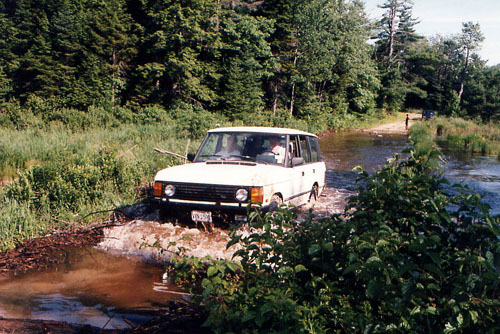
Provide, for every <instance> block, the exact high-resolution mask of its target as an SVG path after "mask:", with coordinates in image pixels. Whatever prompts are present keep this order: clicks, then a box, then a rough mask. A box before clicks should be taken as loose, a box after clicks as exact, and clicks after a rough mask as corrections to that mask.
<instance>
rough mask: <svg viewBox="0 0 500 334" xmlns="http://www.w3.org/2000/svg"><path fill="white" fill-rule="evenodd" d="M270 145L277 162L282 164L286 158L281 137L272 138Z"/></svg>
mask: <svg viewBox="0 0 500 334" xmlns="http://www.w3.org/2000/svg"><path fill="white" fill-rule="evenodd" d="M269 145H270V147H271V152H273V153H274V155H275V158H276V161H277V162H278V163H281V162H282V161H283V158H284V157H285V151H286V150H285V147H284V146H282V145H281V140H280V138H279V137H274V136H273V137H270V138H269Z"/></svg>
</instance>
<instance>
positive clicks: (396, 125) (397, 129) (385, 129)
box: [363, 113, 422, 134]
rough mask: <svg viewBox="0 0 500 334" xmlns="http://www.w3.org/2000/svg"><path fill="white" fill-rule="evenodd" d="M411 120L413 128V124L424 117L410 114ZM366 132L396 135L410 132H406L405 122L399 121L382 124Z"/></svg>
mask: <svg viewBox="0 0 500 334" xmlns="http://www.w3.org/2000/svg"><path fill="white" fill-rule="evenodd" d="M408 116H409V118H410V122H409V126H408V127H410V126H412V124H413V123H414V122H416V121H419V120H420V119H421V118H422V115H420V114H414V113H412V114H408ZM363 131H364V132H370V133H375V134H379V133H395V134H406V133H407V132H408V131H407V130H406V127H405V120H404V119H403V120H401V121H397V122H392V123H387V124H382V125H379V126H376V127H373V128H370V129H366V130H363Z"/></svg>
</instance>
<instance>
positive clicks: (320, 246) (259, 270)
mask: <svg viewBox="0 0 500 334" xmlns="http://www.w3.org/2000/svg"><path fill="white" fill-rule="evenodd" d="M408 153H409V158H408V160H407V161H399V160H398V159H397V157H395V158H393V159H391V160H390V161H388V163H387V165H386V166H385V167H384V168H382V169H381V170H380V171H377V172H376V173H375V174H374V175H372V176H370V175H368V174H366V173H362V174H361V178H362V179H363V183H362V184H363V185H362V186H361V187H360V188H359V194H358V195H356V196H354V197H352V198H351V199H350V200H349V204H348V206H347V207H346V213H345V214H344V215H334V216H332V217H330V218H326V219H321V220H319V221H314V220H313V219H312V218H311V217H310V218H309V219H307V220H306V221H303V222H300V223H299V222H296V221H295V219H294V217H293V214H292V213H290V212H289V211H286V210H284V211H283V210H282V211H279V212H277V213H272V214H266V215H261V214H259V213H258V212H257V213H253V218H254V219H253V220H252V223H251V224H250V231H251V232H250V233H249V234H237V233H233V234H232V240H231V241H230V242H229V244H228V246H230V245H232V244H236V243H238V244H239V246H240V247H241V249H240V250H238V251H236V252H235V254H234V255H235V260H238V262H239V263H238V262H224V261H214V262H212V263H210V264H208V265H207V267H206V269H207V270H206V272H205V274H204V275H200V270H201V269H198V270H195V271H194V272H193V269H192V268H193V266H192V259H189V260H186V261H188V262H189V261H191V263H190V265H187V266H185V267H183V266H182V265H180V264H179V263H181V264H182V263H183V260H178V262H177V264H176V266H177V269H178V270H180V271H181V272H180V275H184V274H185V273H186V272H187V271H190V272H191V276H189V275H184V276H183V277H184V279H186V277H187V278H189V277H191V278H194V279H197V280H198V281H199V282H201V284H196V283H194V284H193V285H192V286H191V289H192V291H193V293H196V294H197V295H199V297H198V298H197V299H196V301H197V302H200V303H202V304H203V305H205V307H206V308H207V310H208V312H209V316H208V319H207V322H206V325H207V326H209V327H210V328H211V330H212V331H213V332H215V333H230V332H232V333H235V332H238V333H263V332H265V333H471V332H476V333H496V332H498V331H499V330H500V325H499V324H500V314H499V313H498V309H499V307H500V300H499V299H498V293H499V287H500V286H499V284H500V280H499V275H500V243H499V239H498V238H499V236H500V227H499V223H500V221H499V219H498V217H497V218H491V217H489V215H488V211H487V209H488V208H487V207H485V206H484V205H483V204H481V203H480V198H479V196H476V195H473V194H469V193H468V192H467V191H466V190H464V189H462V188H461V187H459V186H454V187H449V186H448V185H447V182H446V180H444V179H441V178H436V177H433V176H430V175H429V174H427V173H426V171H427V169H428V166H427V165H426V163H427V161H429V158H430V155H435V154H436V153H434V152H430V153H429V154H428V155H417V154H415V151H410V152H408ZM184 263H187V262H184ZM182 268H184V271H183V270H182ZM188 268H189V269H188ZM198 268H200V266H199V265H198ZM193 273H196V274H193Z"/></svg>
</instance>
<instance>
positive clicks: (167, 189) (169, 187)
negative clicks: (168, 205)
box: [165, 184, 175, 197]
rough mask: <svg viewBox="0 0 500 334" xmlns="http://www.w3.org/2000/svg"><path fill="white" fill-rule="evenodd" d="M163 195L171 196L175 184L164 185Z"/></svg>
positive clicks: (173, 192) (173, 193)
mask: <svg viewBox="0 0 500 334" xmlns="http://www.w3.org/2000/svg"><path fill="white" fill-rule="evenodd" d="M165 195H166V196H167V197H172V196H174V195H175V186H173V185H171V184H168V185H167V186H166V187H165Z"/></svg>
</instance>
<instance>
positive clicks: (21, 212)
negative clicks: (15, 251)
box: [0, 193, 48, 250]
mask: <svg viewBox="0 0 500 334" xmlns="http://www.w3.org/2000/svg"><path fill="white" fill-rule="evenodd" d="M0 200H1V201H2V203H3V205H2V206H1V207H0V235H1V236H2V238H0V250H5V249H9V248H14V247H15V246H16V245H17V244H18V243H19V242H21V241H23V240H25V239H29V238H34V237H36V236H38V235H39V234H40V233H42V232H43V231H44V230H45V229H46V228H47V227H48V224H47V222H46V221H40V220H39V218H38V217H36V216H35V214H34V213H33V211H31V209H30V208H29V207H28V205H27V204H25V203H22V202H21V201H17V200H12V199H9V198H7V197H5V196H4V194H3V193H1V194H0Z"/></svg>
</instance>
